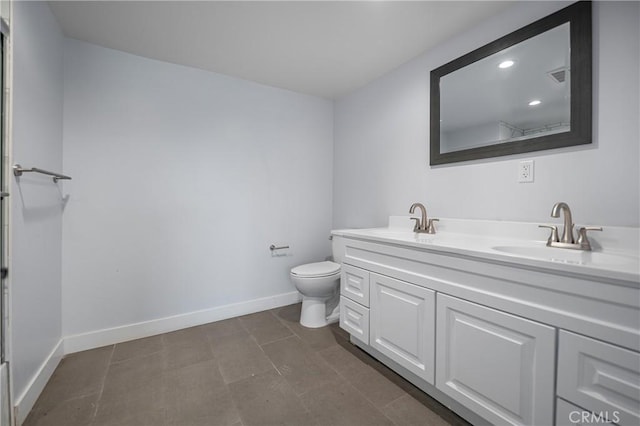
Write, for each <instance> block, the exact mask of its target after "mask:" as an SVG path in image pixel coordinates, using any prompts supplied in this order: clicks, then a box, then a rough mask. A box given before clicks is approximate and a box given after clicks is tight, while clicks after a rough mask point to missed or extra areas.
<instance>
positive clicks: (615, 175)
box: [333, 2, 640, 228]
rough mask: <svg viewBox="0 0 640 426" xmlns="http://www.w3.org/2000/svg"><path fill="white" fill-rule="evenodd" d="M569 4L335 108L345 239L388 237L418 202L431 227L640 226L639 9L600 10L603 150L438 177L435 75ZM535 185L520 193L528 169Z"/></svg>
mask: <svg viewBox="0 0 640 426" xmlns="http://www.w3.org/2000/svg"><path fill="white" fill-rule="evenodd" d="M566 4H567V3H559V2H523V3H519V4H516V5H515V6H514V7H513V8H511V9H508V10H507V11H506V12H504V13H503V14H501V15H499V16H496V17H495V18H492V19H490V20H488V21H486V22H485V23H483V24H482V25H480V26H477V27H474V28H471V29H469V30H468V31H467V32H465V33H463V34H461V35H459V36H457V37H456V38H454V39H451V40H449V41H448V42H446V43H444V44H442V45H440V46H438V47H437V48H435V49H433V50H431V51H429V52H426V53H425V54H423V55H421V56H419V57H418V58H416V59H414V60H412V61H410V62H408V63H406V64H405V65H403V66H401V67H399V68H398V69H396V70H395V71H393V72H391V73H390V74H387V75H385V76H383V77H382V78H380V79H378V80H376V81H374V82H373V83H371V84H369V85H367V86H366V87H364V88H362V89H361V90H358V91H357V92H355V93H353V94H351V95H348V96H346V97H344V98H342V99H340V100H338V101H337V102H336V106H335V123H334V126H335V150H334V211H333V226H334V227H335V228H348V227H371V226H384V225H385V224H386V222H387V217H388V216H389V215H403V214H407V212H408V209H409V206H410V205H411V203H413V202H415V201H421V202H423V203H424V204H425V205H426V206H427V209H428V212H429V215H430V216H432V217H439V216H440V217H452V218H469V219H492V220H511V221H531V222H536V223H541V222H552V221H557V219H552V218H550V217H549V215H550V212H551V207H552V205H553V204H554V203H555V202H556V201H566V202H567V203H568V204H569V205H570V206H571V208H572V210H573V213H574V216H573V217H574V220H575V221H576V223H578V224H594V225H619V226H638V225H639V218H640V211H639V207H638V204H639V200H638V198H639V194H640V188H639V182H640V176H639V174H638V163H639V159H640V153H639V146H640V136H639V132H640V128H639V126H638V117H639V116H640V108H639V94H640V82H639V79H638V75H640V69H639V67H640V59H639V54H640V29H639V27H640V25H639V22H640V4H639V3H638V2H594V8H593V12H594V14H593V24H594V28H593V29H594V38H593V53H594V64H593V76H594V81H593V89H594V91H593V101H594V106H593V118H594V121H593V134H594V137H593V144H591V145H589V146H583V147H577V148H564V149H558V150H552V151H542V152H537V153H530V154H523V155H517V156H510V157H503V158H497V159H488V160H483V161H472V162H466V163H456V164H452V165H447V166H439V167H430V166H429V72H430V71H431V70H432V69H434V68H436V67H438V66H440V65H442V64H445V63H447V62H449V61H450V60H453V59H455V58H457V57H459V56H461V55H463V54H465V53H467V52H469V51H471V50H473V49H475V48H477V47H480V46H482V45H484V44H486V43H488V42H491V41H492V40H494V39H496V38H499V37H501V36H503V35H505V34H508V33H509V32H511V31H513V30H516V29H518V28H520V27H522V26H524V25H526V24H528V23H530V22H533V21H534V20H536V19H539V18H542V17H544V16H546V15H548V14H550V13H552V12H554V11H556V10H559V9H560V8H562V7H564V6H565V5H566ZM523 159H533V160H534V161H535V182H534V183H527V184H522V183H518V182H517V167H518V163H519V161H521V160H523Z"/></svg>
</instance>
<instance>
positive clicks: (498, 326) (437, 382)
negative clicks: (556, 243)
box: [334, 230, 640, 426]
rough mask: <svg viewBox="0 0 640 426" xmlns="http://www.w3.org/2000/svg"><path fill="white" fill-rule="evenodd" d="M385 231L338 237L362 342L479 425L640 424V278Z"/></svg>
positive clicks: (346, 317)
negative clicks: (477, 250)
mask: <svg viewBox="0 0 640 426" xmlns="http://www.w3.org/2000/svg"><path fill="white" fill-rule="evenodd" d="M386 232H387V233H388V234H389V235H390V236H389V237H384V235H386V234H385V231H383V232H375V230H371V231H367V230H362V231H340V232H336V233H334V250H336V252H337V253H339V254H340V257H341V259H342V263H343V265H342V276H341V290H340V291H341V308H340V325H341V327H342V328H343V329H345V330H347V331H348V332H349V333H350V334H351V341H352V342H353V343H354V344H356V345H357V346H359V347H360V348H361V349H363V350H364V351H366V352H368V353H370V354H371V355H372V356H374V357H375V358H377V359H378V360H380V361H381V362H383V363H385V364H386V365H388V366H389V367H390V368H392V369H393V370H395V371H396V372H397V373H398V374H400V375H402V376H403V377H405V378H406V379H407V380H409V381H410V382H412V383H413V384H414V385H416V386H417V387H419V388H420V389H422V390H423V391H424V392H426V393H428V394H429V395H431V396H432V397H434V398H435V399H437V400H439V401H440V402H441V403H442V404H444V405H446V406H447V407H449V408H451V409H452V410H453V411H455V412H457V413H458V414H459V415H461V416H462V417H464V418H465V419H466V420H468V421H469V422H471V423H472V424H485V423H492V424H501V425H503V424H511V425H554V424H555V425H558V426H559V425H567V424H572V425H573V424H580V423H583V424H598V422H602V423H605V424H619V425H638V424H640V413H639V410H640V409H639V407H640V330H639V329H638V324H640V306H639V304H638V301H639V300H640V283H639V282H638V279H636V278H634V277H631V278H626V276H624V275H618V276H616V275H615V274H612V276H611V277H608V276H605V275H604V274H597V273H596V274H590V273H587V272H585V273H582V272H581V271H580V268H571V265H569V267H568V268H567V269H566V270H562V269H558V266H557V264H555V263H554V264H552V265H551V266H549V267H547V266H546V264H539V263H531V262H527V260H526V259H525V260H524V261H523V262H522V263H519V262H516V261H513V258H510V257H498V256H495V255H487V256H485V255H484V254H483V253H480V254H478V255H476V254H475V253H474V252H472V251H471V250H468V249H457V248H456V249H451V248H450V246H445V245H443V246H442V247H439V246H437V244H436V242H437V241H436V240H435V239H433V237H424V236H420V235H419V236H414V235H413V234H410V235H409V236H408V237H403V236H402V235H400V236H398V233H391V232H389V231H386ZM381 235H382V237H381ZM403 238H404V239H403ZM441 238H443V239H445V238H448V239H447V240H445V241H447V242H449V243H450V244H451V245H453V244H454V243H456V242H458V241H465V239H464V238H461V237H460V236H459V235H455V236H447V237H441ZM464 244H473V241H469V242H468V243H467V242H465V243H464ZM596 260H597V258H596ZM554 268H555V269H554ZM596 272H597V271H596Z"/></svg>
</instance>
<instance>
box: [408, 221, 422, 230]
mask: <svg viewBox="0 0 640 426" xmlns="http://www.w3.org/2000/svg"><path fill="white" fill-rule="evenodd" d="M409 220H415V221H416V224H415V226H414V227H413V232H418V231H419V230H420V218H419V217H410V218H409Z"/></svg>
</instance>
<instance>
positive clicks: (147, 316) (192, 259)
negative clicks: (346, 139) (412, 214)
mask: <svg viewBox="0 0 640 426" xmlns="http://www.w3.org/2000/svg"><path fill="white" fill-rule="evenodd" d="M64 64H65V75H64V167H65V172H67V173H68V174H70V175H71V176H73V181H71V182H70V183H68V184H65V185H66V187H65V189H67V190H68V193H69V195H70V198H69V202H68V204H67V207H66V209H65V214H64V232H63V283H64V284H63V330H64V334H65V335H66V336H70V335H77V334H79V333H90V332H94V331H97V330H101V329H106V328H111V327H119V326H125V325H130V324H134V323H138V322H142V321H150V320H154V319H159V318H164V317H168V316H171V315H178V314H184V313H189V312H193V311H198V310H203V309H210V308H214V307H219V306H225V305H229V304H233V303H240V302H246V301H250V300H254V299H257V298H262V297H270V296H274V295H278V294H283V293H289V292H295V288H294V287H293V285H292V284H291V283H290V280H289V276H288V274H289V269H290V267H291V266H294V265H296V264H300V263H305V262H309V261H318V260H324V258H325V257H326V256H328V255H329V254H330V244H329V241H328V236H329V232H330V229H331V211H332V194H331V192H332V161H333V142H332V141H333V105H332V103H331V102H330V101H326V100H322V99H319V98H315V97H311V96H306V95H300V94H296V93H293V92H289V91H285V90H281V89H275V88H270V87H266V86H262V85H259V84H255V83H250V82H247V81H243V80H239V79H234V78H230V77H226V76H222V75H218V74H213V73H210V72H205V71H201V70H196V69H192V68H187V67H182V66H177V65H173V64H169V63H164V62H159V61H154V60H150V59H145V58H142V57H138V56H133V55H130V54H126V53H122V52H118V51H115V50H110V49H105V48H102V47H98V46H95V45H92V44H88V43H84V42H79V41H75V40H71V39H67V40H66V41H65V56H64ZM272 243H274V244H286V245H290V246H291V249H290V250H288V251H283V252H282V253H283V254H287V255H286V256H282V257H272V256H271V253H270V251H269V249H268V247H269V245H270V244H272Z"/></svg>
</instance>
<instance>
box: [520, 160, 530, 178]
mask: <svg viewBox="0 0 640 426" xmlns="http://www.w3.org/2000/svg"><path fill="white" fill-rule="evenodd" d="M518 182H520V183H528V182H533V160H526V161H521V162H520V164H518Z"/></svg>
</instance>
